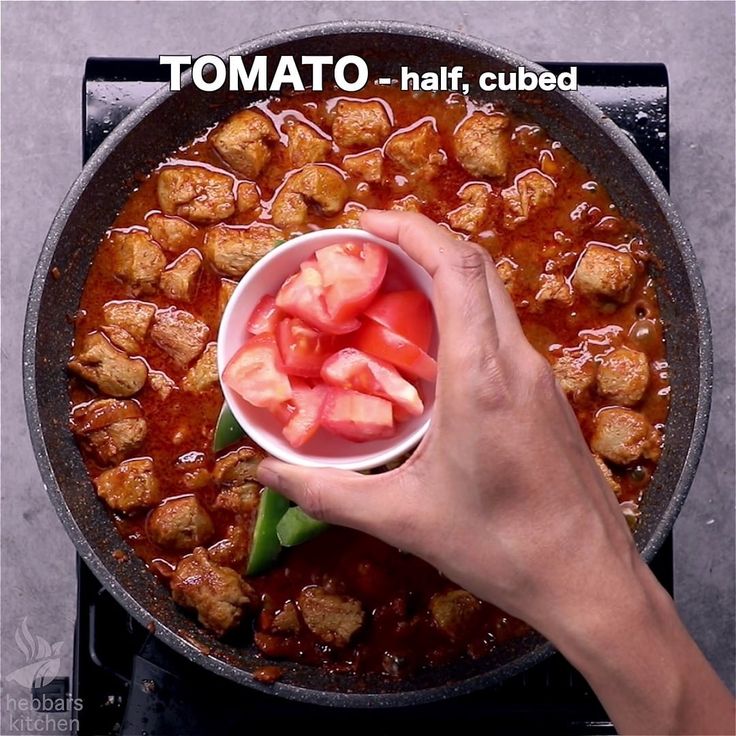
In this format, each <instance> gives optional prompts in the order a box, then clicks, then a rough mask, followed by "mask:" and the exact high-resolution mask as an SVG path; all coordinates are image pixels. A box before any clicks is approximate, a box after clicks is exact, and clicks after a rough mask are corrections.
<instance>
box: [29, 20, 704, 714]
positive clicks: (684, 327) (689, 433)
mask: <svg viewBox="0 0 736 736" xmlns="http://www.w3.org/2000/svg"><path fill="white" fill-rule="evenodd" d="M387 36H391V38H390V39H388V40H387ZM395 49H400V53H397V52H396V51H395ZM326 51H327V52H328V53H331V54H334V55H335V56H340V55H343V54H347V53H358V54H361V55H362V56H364V57H365V58H366V60H367V61H368V63H369V67H370V70H371V73H372V74H373V75H375V76H397V73H398V68H399V66H401V65H402V64H408V65H409V66H410V68H412V69H415V70H419V71H422V70H432V69H437V68H438V67H439V66H440V65H442V64H450V65H455V64H463V65H464V66H465V67H466V71H468V72H470V73H472V72H474V71H475V72H477V73H480V72H482V71H487V70H489V69H492V70H497V71H501V70H510V69H513V68H515V67H517V66H519V65H521V64H523V65H524V66H525V67H526V68H527V69H533V70H537V71H538V70H539V67H538V66H537V65H535V64H533V63H532V62H530V61H527V60H526V59H523V58H521V57H519V56H517V55H516V54H513V53H511V52H509V51H505V50H503V49H499V48H497V47H494V46H492V45H490V44H488V43H486V42H484V41H481V40H478V39H474V38H471V37H468V36H464V35H460V34H457V33H450V32H447V31H444V30H441V29H437V28H432V27H429V26H419V25H409V24H404V23H395V22H365V23H361V22H356V21H348V22H336V23H325V24H323V25H316V26H310V27H306V28H299V29H296V30H291V31H284V32H280V33H274V34H272V35H270V36H266V37H264V38H261V39H258V40H256V41H252V42H249V43H246V44H243V45H242V46H239V47H237V48H234V49H231V50H230V51H228V52H226V53H225V54H223V56H226V55H229V54H242V55H245V56H249V55H252V54H267V55H268V56H269V57H272V58H273V57H278V56H280V55H282V54H295V55H301V54H320V53H325V52H326ZM263 96H264V95H263V94H246V93H237V94H235V93H230V92H222V93H203V92H200V91H199V90H197V89H196V88H195V87H194V86H193V85H191V84H190V83H189V80H188V78H187V83H186V84H185V86H184V88H183V89H182V91H181V92H178V93H172V92H170V91H168V89H163V90H161V91H160V92H158V93H156V94H155V95H153V96H152V97H151V98H150V99H149V100H147V101H146V102H145V103H144V104H143V105H142V106H141V107H140V108H139V109H138V110H136V111H135V112H133V113H132V114H131V115H129V116H128V117H127V118H125V120H123V122H122V123H120V125H118V126H117V128H115V130H114V131H113V132H112V133H111V135H109V136H108V137H107V139H106V140H105V141H104V142H103V143H102V145H101V146H100V147H99V149H98V150H97V152H96V153H95V154H94V155H93V156H92V158H91V159H90V160H89V162H88V163H87V165H86V166H85V167H84V169H83V171H82V173H81V174H80V176H79V178H78V179H77V181H76V182H75V183H74V185H73V186H72V188H71V190H70V191H69V194H68V195H67V197H66V199H65V200H64V202H63V204H62V206H61V208H60V210H59V213H58V214H57V216H56V218H55V220H54V222H53V224H52V226H51V229H50V231H49V234H48V237H47V239H46V242H45V244H44V246H43V250H42V252H41V256H40V258H39V261H38V266H37V268H36V272H35V276H34V279H33V285H32V287H31V292H30V297H29V301H28V311H27V315H26V324H25V342H24V353H23V360H24V386H25V401H26V411H27V415H28V422H29V425H30V432H31V438H32V441H33V446H34V449H35V453H36V458H37V461H38V466H39V469H40V471H41V476H42V478H43V481H44V484H45V486H46V489H47V491H48V494H49V497H50V499H51V502H52V503H53V504H54V507H55V508H56V511H57V513H58V515H59V517H60V518H61V520H62V522H63V524H64V526H65V528H66V530H67V532H68V534H69V536H70V537H71V538H72V540H73V542H74V544H75V545H76V547H77V550H78V552H79V554H80V555H81V557H82V558H83V559H84V561H85V562H86V563H87V565H89V567H90V568H91V569H92V570H93V572H94V573H95V575H96V576H97V577H98V578H99V579H100V580H101V581H102V583H103V584H104V585H105V587H106V588H107V589H108V590H109V591H110V592H111V593H112V595H113V596H114V597H115V598H116V599H117V600H118V601H119V602H120V603H121V604H122V605H123V606H124V607H125V608H126V609H127V610H128V611H129V612H130V613H131V614H132V615H133V616H134V617H135V618H136V619H137V620H138V621H140V622H141V623H142V624H144V625H146V624H150V623H151V622H153V623H154V624H155V632H156V635H157V636H158V637H160V638H161V639H162V640H163V641H164V642H166V643H167V644H168V645H169V646H171V647H173V648H174V649H175V650H176V651H177V652H179V653H181V654H183V655H184V656H185V657H187V658H188V659H190V660H192V661H194V662H197V663H198V664H200V665H202V666H203V667H206V668H207V669H209V670H212V671H213V672H216V673H219V674H221V675H223V676H225V677H228V678H230V679H232V680H234V681H236V682H239V683H242V684H245V685H248V686H250V687H254V688H257V689H259V690H264V691H267V692H270V693H274V694H276V695H280V696H282V697H285V698H292V699H295V700H301V701H306V702H311V703H319V704H323V705H333V706H352V707H364V706H373V707H379V706H396V705H411V704H416V703H422V702H427V701H431V700H439V699H442V698H448V697H451V696H453V695H457V694H462V693H467V692H470V691H472V690H476V689H478V688H481V687H486V686H489V685H493V684H495V683H499V682H501V681H502V680H504V679H506V678H508V677H510V676H511V675H514V674H516V673H519V672H521V671H523V670H525V669H526V668H528V667H529V666H531V665H532V664H534V663H536V662H539V661H540V660H542V659H544V658H545V657H547V656H548V655H549V654H550V653H551V651H552V647H551V646H550V645H549V644H547V643H545V641H544V640H543V639H542V638H541V637H539V636H538V635H529V636H527V637H525V638H522V639H519V640H516V641H513V642H511V643H507V644H503V645H500V646H499V647H498V648H497V649H496V651H495V652H493V653H492V654H491V655H490V656H489V657H487V658H485V659H482V660H477V661H473V662H463V663H460V664H455V665H452V666H448V667H437V668H433V669H430V670H428V671H425V672H423V673H420V674H418V675H416V676H414V677H411V678H410V679H406V680H392V679H388V678H386V677H380V676H359V677H358V676H349V675H345V674H342V675H330V674H327V673H326V672H324V671H323V670H320V669H315V668H313V667H308V666H305V665H300V664H295V663H289V662H284V663H281V666H282V667H283V669H284V676H283V678H282V679H281V680H280V681H279V682H277V683H275V684H274V685H265V684H262V683H259V682H257V681H255V680H254V679H253V677H252V674H251V673H252V672H253V671H254V670H256V669H258V668H259V667H261V666H262V665H263V663H264V660H263V659H262V658H261V657H260V656H259V655H258V653H257V651H256V649H255V648H254V647H253V646H252V645H250V644H249V643H247V641H243V642H241V643H237V642H236V643H228V642H221V641H218V640H217V639H215V638H214V637H213V636H211V635H210V634H209V633H208V632H207V631H205V630H203V629H202V628H200V627H199V626H198V625H197V624H196V623H194V621H193V619H192V618H190V617H189V616H188V615H187V614H185V613H184V612H183V611H182V610H181V609H179V608H177V607H176V606H175V605H174V603H173V602H172V600H171V597H170V595H169V593H168V591H167V589H166V588H165V587H164V586H163V585H162V584H161V583H159V582H158V581H157V580H156V579H155V578H154V576H153V575H151V574H150V573H149V572H148V571H147V570H146V569H145V567H144V566H143V563H142V562H141V561H140V560H139V559H138V558H137V557H136V556H135V555H134V554H132V553H131V554H129V555H128V556H127V559H126V560H125V561H122V562H119V561H117V560H116V559H114V558H113V555H112V553H113V552H114V551H115V550H118V549H120V548H121V547H124V544H123V542H122V541H121V539H120V537H119V536H118V533H117V531H116V530H115V527H114V525H113V522H112V520H111V518H110V516H109V515H108V513H107V511H106V510H105V508H104V506H103V504H102V503H100V502H99V501H98V500H97V499H96V497H95V494H94V491H93V489H92V485H91V483H90V480H89V478H88V476H87V473H86V471H85V468H84V465H83V463H82V459H81V456H80V453H79V450H78V449H77V446H76V444H75V442H74V439H73V437H72V435H71V432H70V431H69V429H68V426H67V422H68V411H69V394H68V389H67V381H68V377H67V373H66V368H65V365H66V361H67V357H68V355H69V352H70V344H71V340H72V333H73V328H72V324H71V322H70V321H69V315H71V314H73V313H74V312H75V311H76V309H77V307H78V305H79V298H80V294H81V291H82V287H83V284H84V280H85V278H86V276H87V271H88V269H89V266H90V263H91V261H92V258H93V256H94V253H95V251H96V249H97V245H98V243H99V241H100V238H101V236H102V234H103V233H104V231H105V229H106V228H107V227H108V226H109V225H110V224H111V223H112V221H113V219H114V218H115V216H116V214H117V212H118V210H119V208H120V206H121V205H122V204H123V202H124V201H125V200H126V198H127V197H128V195H129V194H130V192H131V190H132V189H133V187H134V186H135V183H136V178H135V177H136V174H139V173H140V172H146V171H148V170H150V169H151V168H152V167H153V166H155V165H156V164H157V163H158V162H159V161H161V160H162V159H163V158H164V157H165V156H166V155H167V154H168V153H169V152H170V151H172V150H173V149H174V148H175V147H177V146H179V145H182V144H184V143H186V142H187V141H189V140H191V139H192V138H193V137H194V136H195V135H198V134H200V133H201V132H202V131H203V130H204V129H205V128H207V127H208V126H210V125H212V124H213V123H215V122H216V121H218V120H221V119H222V118H224V117H225V116H227V115H228V114H229V113H231V112H232V111H234V110H236V109H238V108H240V107H242V106H244V105H247V104H248V103H250V102H251V101H253V100H255V99H258V98H259V97H263ZM493 96H494V97H497V98H498V97H500V98H502V99H503V101H504V102H505V103H506V104H508V105H509V107H511V108H512V109H513V110H515V111H517V112H518V113H520V114H521V115H523V116H527V117H531V118H533V119H534V120H536V121H538V122H539V123H540V124H541V125H542V126H543V127H544V128H546V129H547V130H548V131H549V132H550V133H551V134H552V135H553V136H554V137H556V138H558V139H559V140H560V141H562V143H563V144H564V145H565V146H566V147H567V148H568V149H569V150H570V151H572V153H573V154H575V155H576V156H577V157H578V158H579V159H580V160H581V161H583V162H585V163H586V164H587V165H588V166H589V167H590V169H591V170H592V172H593V174H594V175H595V177H596V178H597V179H598V180H599V181H601V182H602V183H603V184H604V185H605V186H606V187H607V188H608V190H609V192H610V193H611V195H612V197H613V199H614V201H615V202H616V203H617V204H618V205H619V207H620V208H621V209H622V210H623V212H624V214H625V215H626V216H628V217H632V218H634V219H635V220H637V221H638V222H640V223H641V224H642V225H643V226H644V228H645V229H646V231H647V233H648V237H649V242H650V243H651V246H652V249H653V251H654V253H655V254H656V256H657V258H658V260H659V262H660V263H661V265H662V267H661V269H660V270H658V271H657V273H656V280H657V285H658V294H659V300H660V305H661V309H662V315H663V318H664V321H665V323H666V325H667V333H666V335H667V338H666V339H667V350H668V357H669V362H670V365H671V382H672V405H671V409H670V416H669V421H668V425H667V441H666V445H665V449H664V453H663V455H662V459H661V461H660V463H659V466H658V468H657V471H656V473H655V475H654V478H653V480H652V484H651V486H650V489H649V492H648V495H647V498H646V501H645V503H644V507H643V512H642V518H641V522H640V524H639V526H638V528H637V530H636V534H635V537H636V542H637V545H638V547H639V549H640V550H641V553H642V555H643V557H644V558H645V559H646V560H650V559H651V558H652V557H653V555H654V553H655V552H656V551H657V549H658V548H659V546H660V545H661V543H662V542H663V540H664V539H665V538H666V536H667V534H668V533H669V531H670V530H671V529H672V525H673V523H674V521H675V518H676V516H677V513H678V511H679V510H680V507H681V506H682V503H683V502H684V500H685V497H686V495H687V492H688V489H689V487H690V484H691V482H692V479H693V476H694V474H695V470H696V467H697V464H698V459H699V457H700V452H701V449H702V445H703V440H704V438H705V432H706V427H707V421H708V410H709V405H710V396H711V381H712V366H711V359H712V355H711V335H710V325H709V319H708V308H707V304H706V300H705V293H704V290H703V284H702V280H701V277H700V273H699V271H698V267H697V263H696V260H695V255H694V253H693V250H692V247H691V245H690V242H689V241H688V238H687V234H686V232H685V230H684V228H683V226H682V224H681V222H680V220H679V218H678V216H677V214H676V213H675V211H674V209H673V207H672V203H671V202H670V200H669V198H668V196H667V194H666V192H665V190H664V188H663V186H662V184H661V183H660V181H659V180H658V179H657V177H656V175H655V174H654V172H653V171H652V169H651V168H650V167H649V165H648V164H647V163H646V161H645V160H644V158H643V157H642V156H641V154H640V153H639V151H638V150H637V149H636V147H635V146H634V145H633V144H632V143H631V142H630V141H629V139H628V138H627V137H626V135H625V134H623V133H622V132H621V131H620V130H619V129H618V128H617V127H616V126H615V125H614V124H613V123H612V122H611V121H610V120H609V119H608V118H606V117H605V115H603V113H602V112H601V111H600V110H599V109H598V108H596V107H595V106H594V105H593V104H591V103H590V102H589V101H588V100H587V99H585V98H584V97H583V96H581V95H579V94H577V93H561V92H553V93H524V94H519V95H516V96H510V95H504V94H494V95H493ZM53 268H56V269H58V270H59V272H60V273H61V278H58V279H57V278H54V277H53V276H52V275H51V270H52V269H53ZM192 642H195V643H200V646H199V647H198V646H195V644H193V643H192Z"/></svg>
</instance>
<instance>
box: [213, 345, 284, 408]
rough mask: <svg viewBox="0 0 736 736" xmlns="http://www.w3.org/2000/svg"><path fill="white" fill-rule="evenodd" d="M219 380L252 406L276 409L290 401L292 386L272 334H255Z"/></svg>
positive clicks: (231, 360)
mask: <svg viewBox="0 0 736 736" xmlns="http://www.w3.org/2000/svg"><path fill="white" fill-rule="evenodd" d="M222 380H223V381H224V382H225V383H226V384H227V385H228V386H229V387H230V388H231V389H232V390H233V391H235V392H236V393H238V394H240V396H242V397H243V398H244V399H245V400H246V401H247V402H249V403H250V404H253V406H260V407H264V408H271V407H276V406H278V405H279V404H282V403H284V402H286V401H288V400H289V399H290V398H291V384H290V383H289V377H288V376H287V375H286V371H285V370H284V364H283V363H282V361H281V355H280V354H279V349H278V346H277V345H276V339H275V338H274V337H273V335H266V334H264V335H256V336H255V337H252V338H251V339H250V340H248V342H247V343H246V344H245V345H244V346H243V347H242V348H240V350H238V352H237V353H235V355H234V356H233V357H232V358H231V359H230V362H229V363H228V364H227V366H226V367H225V370H224V371H223V373H222Z"/></svg>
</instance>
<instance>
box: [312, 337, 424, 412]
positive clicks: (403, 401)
mask: <svg viewBox="0 0 736 736" xmlns="http://www.w3.org/2000/svg"><path fill="white" fill-rule="evenodd" d="M321 375H322V379H323V380H324V382H325V383H327V384H329V385H331V386H337V387H338V388H344V389H350V390H352V391H358V392H360V393H363V394H370V395H371V396H379V397H381V398H382V399H388V400H389V401H391V402H392V403H394V404H395V405H396V406H398V407H401V408H402V409H403V410H404V411H406V412H407V413H408V414H410V415H411V416H415V417H418V416H420V415H421V413H422V412H423V411H424V404H422V400H421V398H420V397H419V392H418V391H417V389H416V387H415V386H412V384H411V383H409V381H407V380H406V379H405V378H404V377H403V376H401V375H400V374H399V372H398V371H397V370H396V368H394V367H393V366H392V365H391V364H390V363H387V362H385V361H383V360H380V359H378V358H374V357H372V356H370V355H367V354H366V353H364V352H362V351H360V350H356V349H355V348H344V349H342V350H340V351H339V352H337V353H335V354H334V355H333V356H332V357H331V358H328V359H327V360H326V361H325V363H324V365H323V366H322V374H321Z"/></svg>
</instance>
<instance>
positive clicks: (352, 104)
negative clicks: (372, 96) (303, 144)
mask: <svg viewBox="0 0 736 736" xmlns="http://www.w3.org/2000/svg"><path fill="white" fill-rule="evenodd" d="M390 131H391V122H390V120H389V119H388V115H387V114H386V110H385V108H384V107H383V105H382V104H381V103H380V102H376V101H373V100H372V101H368V102H358V101H350V100H340V102H338V103H337V108H336V110H335V119H334V121H333V123H332V137H333V138H334V140H335V143H336V144H337V145H338V146H340V147H341V148H375V147H376V146H380V145H381V144H382V143H383V142H384V141H385V140H386V136H388V134H389V132H390Z"/></svg>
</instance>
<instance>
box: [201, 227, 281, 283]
mask: <svg viewBox="0 0 736 736" xmlns="http://www.w3.org/2000/svg"><path fill="white" fill-rule="evenodd" d="M278 240H279V232H278V231H277V230H274V229H273V228H272V227H268V226H266V225H250V226H248V227H246V228H243V227H227V226H226V225H218V226H217V227H213V228H212V229H211V230H209V231H208V232H207V235H205V237H204V256H205V258H206V259H207V262H208V263H209V264H210V265H211V266H212V268H213V269H214V270H215V271H217V272H218V273H221V274H223V275H224V276H231V277H233V278H238V279H239V278H240V277H241V276H243V274H245V273H246V272H247V271H248V270H249V269H250V268H251V267H252V266H254V265H255V264H256V263H257V262H258V260H259V259H261V258H262V257H263V256H265V255H266V253H268V252H269V251H270V250H272V249H273V248H274V247H275V245H276V243H277V242H278Z"/></svg>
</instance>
